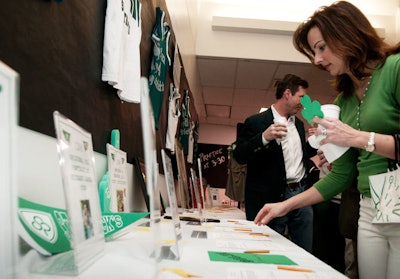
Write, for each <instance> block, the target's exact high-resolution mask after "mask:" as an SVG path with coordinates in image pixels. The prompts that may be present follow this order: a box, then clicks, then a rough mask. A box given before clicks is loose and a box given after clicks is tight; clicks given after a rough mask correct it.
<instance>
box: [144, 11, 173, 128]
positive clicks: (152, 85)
mask: <svg viewBox="0 0 400 279" xmlns="http://www.w3.org/2000/svg"><path fill="white" fill-rule="evenodd" d="M169 37H170V31H169V26H168V23H167V22H166V21H165V12H164V11H163V10H161V9H160V7H157V8H156V23H155V25H154V28H153V33H152V35H151V39H152V40H153V43H154V47H153V59H152V61H151V67H150V75H149V92H150V99H151V104H152V106H153V113H154V121H155V127H156V129H158V125H159V124H158V122H159V119H160V113H161V107H162V103H163V97H164V84H165V77H166V74H167V70H168V66H169V65H171V59H170V57H169V55H168V44H169Z"/></svg>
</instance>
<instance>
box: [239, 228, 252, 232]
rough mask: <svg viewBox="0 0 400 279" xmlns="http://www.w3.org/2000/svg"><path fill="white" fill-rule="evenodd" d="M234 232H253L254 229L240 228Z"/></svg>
mask: <svg viewBox="0 0 400 279" xmlns="http://www.w3.org/2000/svg"><path fill="white" fill-rule="evenodd" d="M234 230H235V231H237V232H252V231H253V230H252V229H240V228H236V229H234Z"/></svg>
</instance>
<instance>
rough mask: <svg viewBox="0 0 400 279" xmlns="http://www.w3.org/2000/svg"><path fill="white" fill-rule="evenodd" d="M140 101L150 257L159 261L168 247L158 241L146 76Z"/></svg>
mask: <svg viewBox="0 0 400 279" xmlns="http://www.w3.org/2000/svg"><path fill="white" fill-rule="evenodd" d="M140 89H141V102H140V111H141V118H142V135H143V147H144V161H145V165H146V171H145V172H146V189H147V193H148V195H149V201H150V226H151V232H152V234H153V240H154V243H153V244H154V245H153V246H154V249H153V251H152V253H151V255H150V256H151V257H154V258H155V260H156V262H160V261H161V260H162V259H163V258H166V257H167V256H166V255H165V253H164V252H165V251H167V250H169V247H166V249H165V248H163V247H164V246H162V245H161V244H160V243H165V239H163V234H162V233H161V227H160V225H161V202H160V188H159V186H158V184H157V178H158V163H157V150H156V143H155V138H156V135H155V133H156V132H155V123H154V114H153V108H152V106H151V103H150V95H149V85H148V81H147V78H144V77H142V78H141V85H140Z"/></svg>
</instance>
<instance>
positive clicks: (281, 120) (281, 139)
mask: <svg viewBox="0 0 400 279" xmlns="http://www.w3.org/2000/svg"><path fill="white" fill-rule="evenodd" d="M274 123H275V124H278V123H280V124H285V125H286V124H287V120H286V118H284V117H275V118H274ZM285 137H286V134H285V135H284V136H283V137H282V138H279V139H275V140H276V142H277V143H278V144H281V141H283V140H284V139H285Z"/></svg>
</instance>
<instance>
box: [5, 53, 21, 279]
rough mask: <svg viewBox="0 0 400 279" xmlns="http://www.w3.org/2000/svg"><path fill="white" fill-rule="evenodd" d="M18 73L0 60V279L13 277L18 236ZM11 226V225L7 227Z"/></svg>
mask: <svg viewBox="0 0 400 279" xmlns="http://www.w3.org/2000/svg"><path fill="white" fill-rule="evenodd" d="M18 93H19V75H18V73H17V72H15V71H14V70H12V69H11V68H9V67H8V66H7V65H5V64H4V63H3V62H1V61H0V129H1V137H0V154H1V155H0V185H1V195H0V210H1V214H0V222H1V224H2V225H3V226H4V227H3V228H2V229H1V230H0V243H1V245H0V246H1V249H0V278H14V274H13V273H14V271H15V266H17V261H18V258H17V255H18V238H17V233H16V232H15V231H16V229H15V227H14V224H15V220H16V218H15V217H16V211H17V210H16V209H17V208H16V207H17V183H16V182H15V180H16V175H15V173H16V166H15V165H16V160H15V157H16V152H15V151H16V138H15V134H16V133H15V130H16V129H17V125H18V123H17V119H18V117H17V116H18V96H19V94H18ZM10 225H11V226H10Z"/></svg>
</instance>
